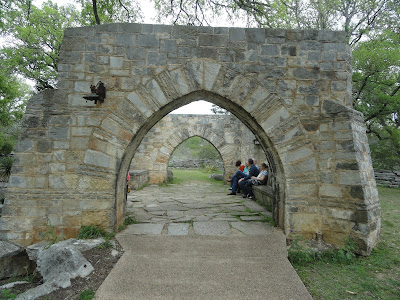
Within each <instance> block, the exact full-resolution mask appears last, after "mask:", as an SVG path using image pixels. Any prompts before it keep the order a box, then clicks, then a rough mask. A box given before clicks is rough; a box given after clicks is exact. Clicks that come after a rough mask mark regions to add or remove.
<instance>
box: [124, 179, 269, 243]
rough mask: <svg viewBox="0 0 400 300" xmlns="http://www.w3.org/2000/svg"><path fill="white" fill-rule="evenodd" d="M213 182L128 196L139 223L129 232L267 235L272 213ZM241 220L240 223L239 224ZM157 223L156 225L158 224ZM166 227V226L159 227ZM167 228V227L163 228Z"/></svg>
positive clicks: (151, 188)
mask: <svg viewBox="0 0 400 300" xmlns="http://www.w3.org/2000/svg"><path fill="white" fill-rule="evenodd" d="M228 192H229V191H228V190H227V189H225V188H222V187H221V185H216V184H212V183H190V184H185V185H168V186H166V187H165V186H161V187H160V186H157V185H152V186H148V187H145V188H143V189H142V190H139V191H133V192H132V193H131V194H129V195H128V200H127V201H128V202H127V214H128V215H131V216H134V217H135V219H136V221H137V222H138V223H139V224H134V225H131V226H129V231H128V232H129V233H132V234H138V235H142V234H143V235H146V234H166V235H243V234H252V233H253V232H254V231H253V230H252V229H254V228H257V229H256V231H255V232H257V234H262V233H265V234H268V233H270V232H271V230H274V229H273V227H271V226H270V225H269V224H268V223H267V220H268V218H269V220H271V217H272V215H271V213H270V212H269V211H268V210H267V209H266V208H265V207H263V206H261V205H260V204H258V203H257V202H255V201H254V200H250V199H247V198H242V196H241V195H240V194H238V195H236V196H229V195H227V193H228ZM239 223H240V224H239ZM155 224H157V226H155ZM161 226H163V228H160V227H161ZM163 229H164V230H163Z"/></svg>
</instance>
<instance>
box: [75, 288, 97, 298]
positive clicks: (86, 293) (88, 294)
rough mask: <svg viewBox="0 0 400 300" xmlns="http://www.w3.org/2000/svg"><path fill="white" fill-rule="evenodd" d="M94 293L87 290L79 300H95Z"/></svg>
mask: <svg viewBox="0 0 400 300" xmlns="http://www.w3.org/2000/svg"><path fill="white" fill-rule="evenodd" d="M94 294H95V293H94V292H93V291H92V290H86V291H83V292H82V293H80V295H79V300H92V299H93V298H94Z"/></svg>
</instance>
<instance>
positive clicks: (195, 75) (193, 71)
mask: <svg viewBox="0 0 400 300" xmlns="http://www.w3.org/2000/svg"><path fill="white" fill-rule="evenodd" d="M186 68H187V70H188V72H189V74H190V76H191V78H192V80H193V83H194V86H195V87H196V88H201V87H202V86H203V74H204V73H203V62H201V61H197V62H196V61H195V62H190V63H188V64H187V67H186Z"/></svg>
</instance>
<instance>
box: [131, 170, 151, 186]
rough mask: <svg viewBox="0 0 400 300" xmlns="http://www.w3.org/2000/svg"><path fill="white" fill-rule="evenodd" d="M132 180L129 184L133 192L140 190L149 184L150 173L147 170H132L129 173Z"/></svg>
mask: <svg viewBox="0 0 400 300" xmlns="http://www.w3.org/2000/svg"><path fill="white" fill-rule="evenodd" d="M129 175H130V176H131V179H130V180H129V182H128V184H129V186H130V187H131V189H133V190H137V189H140V188H141V187H143V186H145V185H146V184H147V183H148V182H149V171H147V170H132V171H129Z"/></svg>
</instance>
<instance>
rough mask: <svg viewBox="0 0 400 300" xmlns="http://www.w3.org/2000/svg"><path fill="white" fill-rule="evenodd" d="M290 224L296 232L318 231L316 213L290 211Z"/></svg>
mask: <svg viewBox="0 0 400 300" xmlns="http://www.w3.org/2000/svg"><path fill="white" fill-rule="evenodd" d="M290 219H291V221H290V223H291V224H290V225H291V227H292V228H296V229H295V231H296V232H304V233H308V232H311V233H316V232H319V231H320V225H319V217H318V215H317V214H304V213H301V214H299V213H292V214H291V215H290Z"/></svg>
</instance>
